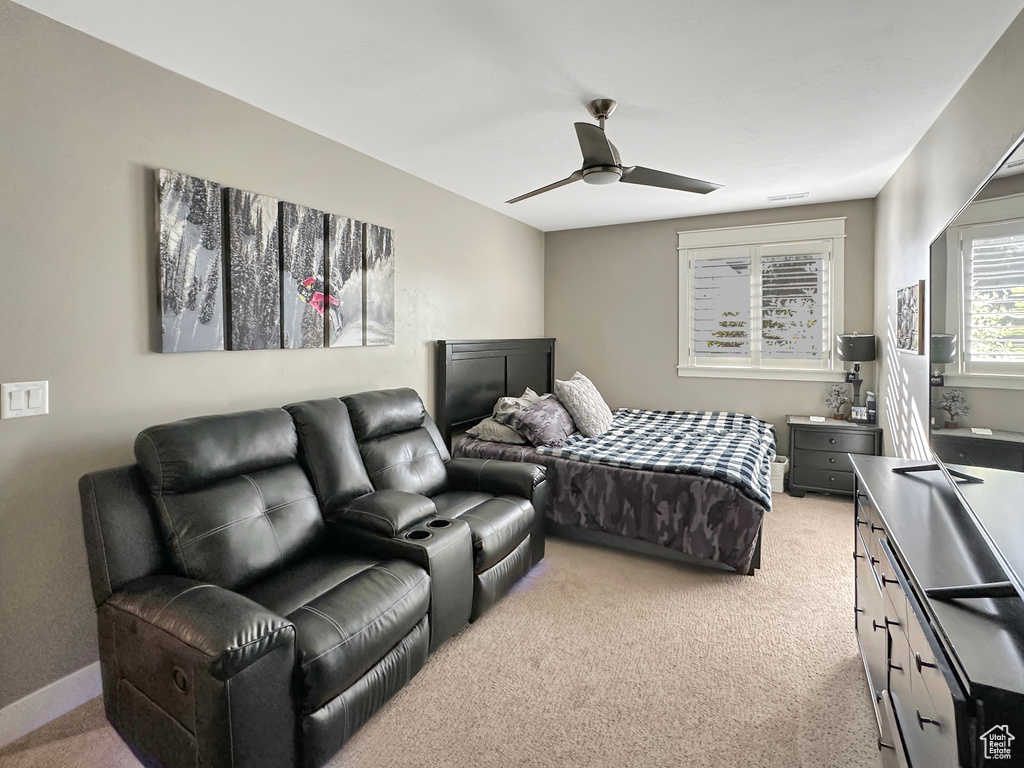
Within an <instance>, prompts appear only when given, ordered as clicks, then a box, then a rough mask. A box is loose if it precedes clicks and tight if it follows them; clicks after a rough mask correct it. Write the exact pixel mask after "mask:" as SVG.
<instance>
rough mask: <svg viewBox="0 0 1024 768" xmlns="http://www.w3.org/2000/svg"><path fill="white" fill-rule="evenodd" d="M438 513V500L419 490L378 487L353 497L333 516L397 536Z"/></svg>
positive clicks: (371, 529) (368, 529)
mask: <svg viewBox="0 0 1024 768" xmlns="http://www.w3.org/2000/svg"><path fill="white" fill-rule="evenodd" d="M436 514H437V509H436V508H435V507H434V502H432V501H431V500H430V499H429V498H427V497H426V496H421V495H420V494H418V493H406V492H405V491H374V492H373V493H368V494H366V495H365V496H360V497H359V498H358V499H353V500H352V501H350V502H349V503H348V504H347V505H346V506H345V507H344V508H342V509H341V510H339V511H338V514H337V516H335V517H333V518H332V519H334V520H343V521H344V522H346V523H352V524H353V525H358V526H359V527H360V528H363V529H365V530H367V531H373V532H374V533H379V534H382V535H384V536H396V535H397V534H398V533H400V532H401V531H404V530H405V529H406V528H409V527H410V526H413V525H416V523H419V522H421V521H423V520H426V519H427V518H428V517H433V516H434V515H436Z"/></svg>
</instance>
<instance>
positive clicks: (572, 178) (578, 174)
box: [505, 169, 583, 203]
mask: <svg viewBox="0 0 1024 768" xmlns="http://www.w3.org/2000/svg"><path fill="white" fill-rule="evenodd" d="M582 178H583V169H580V170H578V171H576V173H574V174H573V175H572V176H569V177H568V178H565V179H562V180H561V181H556V182H555V183H554V184H548V185H547V186H546V187H541V188H540V189H535V190H533V192H527V193H526V194H525V195H520V196H519V197H513V198H512V199H511V200H506V201H505V202H506V203H518V202H519V201H520V200H525V199H526V198H528V197H533V196H534V195H539V194H541V193H542V192H550V191H551V190H552V189H558V188H559V187H564V186H565V185H566V184H572V183H573V182H574V181H579V180H580V179H582Z"/></svg>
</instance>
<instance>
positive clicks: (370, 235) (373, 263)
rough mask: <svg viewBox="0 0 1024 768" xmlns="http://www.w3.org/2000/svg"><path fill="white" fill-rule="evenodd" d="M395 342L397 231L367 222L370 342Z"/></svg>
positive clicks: (382, 344)
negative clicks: (395, 232)
mask: <svg viewBox="0 0 1024 768" xmlns="http://www.w3.org/2000/svg"><path fill="white" fill-rule="evenodd" d="M394 343H395V235H394V232H393V231H392V230H390V229H388V228H387V227H380V226H377V225H376V224H367V225H366V345H367V346H386V345H388V344H394Z"/></svg>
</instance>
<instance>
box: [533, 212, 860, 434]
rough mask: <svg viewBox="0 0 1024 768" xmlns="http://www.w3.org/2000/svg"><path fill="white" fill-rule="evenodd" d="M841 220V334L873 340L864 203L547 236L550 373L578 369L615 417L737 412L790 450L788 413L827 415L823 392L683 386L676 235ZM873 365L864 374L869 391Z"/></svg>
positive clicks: (802, 384)
mask: <svg viewBox="0 0 1024 768" xmlns="http://www.w3.org/2000/svg"><path fill="white" fill-rule="evenodd" d="M837 216H845V217H847V218H846V245H845V266H846V268H845V276H844V277H845V329H846V331H849V332H852V331H860V332H862V333H870V332H871V330H872V324H873V307H872V296H873V289H872V286H873V284H874V282H873V281H874V274H873V260H872V248H873V241H874V229H873V226H874V225H873V216H874V204H873V201H871V200H855V201H852V202H843V203H823V204H819V205H803V206H793V207H786V208H773V209H769V210H763V211H748V212H744V213H729V214H721V215H717V216H698V217H691V218H685V219H668V220H664V221H650V222H644V223H640V224H621V225H616V226H610V227H593V228H588V229H572V230H564V231H561V232H548V233H547V235H546V239H545V242H546V245H545V250H546V262H547V265H546V270H545V272H546V277H545V302H544V303H545V317H546V326H545V329H546V332H547V335H549V336H554V337H555V338H556V339H557V343H556V345H555V364H556V374H557V375H558V376H559V377H560V378H564V377H567V376H571V375H572V373H573V371H576V370H579V371H582V372H583V373H585V374H586V375H587V376H589V377H591V379H593V381H594V383H595V384H596V385H597V387H598V388H599V389H600V390H601V393H602V394H603V395H604V396H605V398H606V399H607V400H608V403H609V405H611V406H612V407H613V408H619V407H626V406H632V407H638V408H669V409H681V410H732V411H742V412H745V413H750V414H753V415H755V416H758V417H760V418H762V419H766V420H768V421H771V422H773V423H774V424H775V425H776V431H777V434H778V442H779V447H780V451H781V452H782V453H786V452H787V451H788V443H789V436H788V434H787V433H786V429H785V423H786V415H787V414H791V413H792V414H825V413H826V412H827V410H828V409H827V408H826V407H825V403H824V398H825V390H826V388H827V386H828V385H827V384H826V383H824V382H809V381H771V380H764V381H761V380H752V379H711V378H692V377H681V376H679V375H678V374H677V373H676V365H677V364H678V356H679V342H678V337H679V332H678V317H679V315H678V312H679V297H678V293H679V267H678V263H679V260H678V251H677V244H678V238H677V233H678V232H680V231H684V230H695V229H709V228H714V227H734V226H742V225H748V224H768V223H774V222H780V221H801V220H805V219H819V218H829V217H837ZM873 367H874V366H873V365H872V364H867V365H865V366H862V377H866V383H865V385H864V389H870V388H871V380H872V377H873V371H872V368H873Z"/></svg>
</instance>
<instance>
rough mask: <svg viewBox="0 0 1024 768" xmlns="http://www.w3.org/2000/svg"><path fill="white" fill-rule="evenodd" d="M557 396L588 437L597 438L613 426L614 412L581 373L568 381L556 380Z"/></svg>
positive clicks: (577, 372) (578, 427)
mask: <svg viewBox="0 0 1024 768" xmlns="http://www.w3.org/2000/svg"><path fill="white" fill-rule="evenodd" d="M555 395H557V396H558V399H559V400H561V401H562V405H564V406H565V409H566V410H567V411H568V412H569V415H570V416H572V420H573V421H574V422H575V423H576V427H577V429H579V431H580V432H582V433H583V434H584V435H586V436H587V437H597V436H598V435H603V434H604V433H605V432H607V431H608V428H609V427H611V425H612V410H611V408H609V407H608V403H606V402H605V401H604V398H603V397H601V393H600V392H598V391H597V387H595V386H594V383H593V382H592V381H591V380H590V379H588V378H587V377H586V376H584V375H583V374H582V373H580V372H579V371H576V373H574V374H573V376H572V378H571V379H569V380H568V381H561V380H559V379H555Z"/></svg>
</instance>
